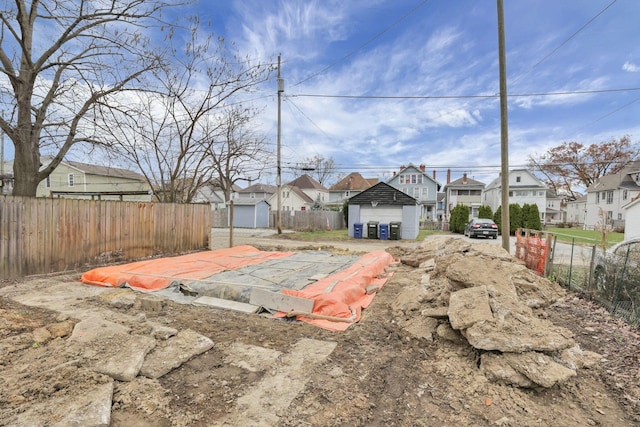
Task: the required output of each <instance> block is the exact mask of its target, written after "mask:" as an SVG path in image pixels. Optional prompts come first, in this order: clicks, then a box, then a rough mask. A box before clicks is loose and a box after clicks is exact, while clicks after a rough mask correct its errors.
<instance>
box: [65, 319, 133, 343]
mask: <svg viewBox="0 0 640 427" xmlns="http://www.w3.org/2000/svg"><path fill="white" fill-rule="evenodd" d="M128 333H129V328H128V327H126V326H124V325H121V324H119V323H115V322H110V321H108V320H104V319H101V318H99V317H89V318H87V319H84V320H82V321H80V322H78V323H77V324H76V325H75V327H74V328H73V332H72V333H71V338H69V339H70V340H72V341H78V342H84V343H87V342H91V341H95V340H97V339H106V338H108V337H113V336H115V335H121V334H128Z"/></svg>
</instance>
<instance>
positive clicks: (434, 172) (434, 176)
mask: <svg viewBox="0 0 640 427" xmlns="http://www.w3.org/2000/svg"><path fill="white" fill-rule="evenodd" d="M433 180H434V181H435V180H436V170H435V169H434V170H433Z"/></svg>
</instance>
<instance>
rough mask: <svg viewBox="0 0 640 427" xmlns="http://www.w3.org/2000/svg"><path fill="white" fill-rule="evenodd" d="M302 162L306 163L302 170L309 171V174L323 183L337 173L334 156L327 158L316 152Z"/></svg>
mask: <svg viewBox="0 0 640 427" xmlns="http://www.w3.org/2000/svg"><path fill="white" fill-rule="evenodd" d="M302 162H303V165H304V166H303V167H302V170H304V171H308V172H309V175H310V176H312V177H313V178H315V179H316V180H317V181H318V182H319V183H320V184H322V185H325V184H326V183H327V182H328V181H329V180H330V179H331V178H332V177H334V176H335V175H336V173H337V172H336V165H335V162H334V160H333V157H329V158H328V159H325V158H324V156H323V155H321V154H316V155H315V156H313V157H308V158H305V159H304V160H303V161H302Z"/></svg>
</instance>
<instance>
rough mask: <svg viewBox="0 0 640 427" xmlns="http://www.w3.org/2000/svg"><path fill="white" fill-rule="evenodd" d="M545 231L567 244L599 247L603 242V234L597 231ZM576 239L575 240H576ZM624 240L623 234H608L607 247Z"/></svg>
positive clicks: (567, 229)
mask: <svg viewBox="0 0 640 427" xmlns="http://www.w3.org/2000/svg"><path fill="white" fill-rule="evenodd" d="M545 231H547V232H549V233H553V234H554V235H556V236H557V238H558V240H559V241H561V242H567V243H572V242H575V243H584V244H589V245H599V244H600V243H601V242H602V234H601V233H600V232H599V231H596V230H582V229H580V228H551V227H548V228H547V229H546V230H545ZM574 239H575V240H574ZM623 240H624V234H623V233H613V232H611V233H607V247H609V246H611V245H614V244H616V243H618V242H621V241H623Z"/></svg>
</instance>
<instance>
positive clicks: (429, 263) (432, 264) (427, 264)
mask: <svg viewBox="0 0 640 427" xmlns="http://www.w3.org/2000/svg"><path fill="white" fill-rule="evenodd" d="M419 267H420V268H423V269H424V270H425V271H431V270H433V269H435V268H436V260H435V259H434V258H429V259H427V260H426V261H423V262H422V263H420V265H419Z"/></svg>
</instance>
